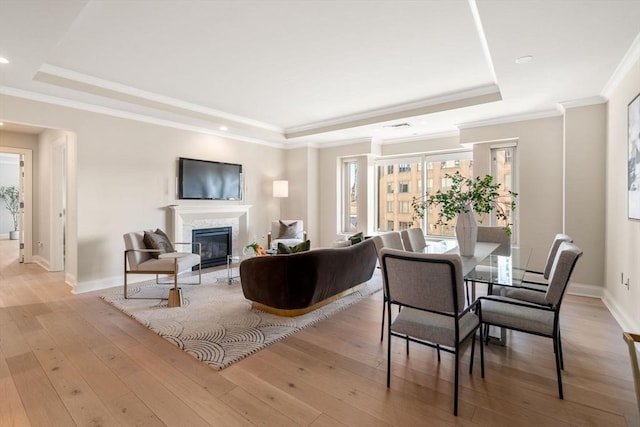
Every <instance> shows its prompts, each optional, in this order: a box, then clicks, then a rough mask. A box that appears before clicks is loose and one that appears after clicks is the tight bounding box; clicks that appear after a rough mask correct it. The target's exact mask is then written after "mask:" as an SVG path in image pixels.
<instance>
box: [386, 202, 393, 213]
mask: <svg viewBox="0 0 640 427" xmlns="http://www.w3.org/2000/svg"><path fill="white" fill-rule="evenodd" d="M387 213H393V202H387Z"/></svg>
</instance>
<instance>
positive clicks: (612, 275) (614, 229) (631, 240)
mask: <svg viewBox="0 0 640 427" xmlns="http://www.w3.org/2000/svg"><path fill="white" fill-rule="evenodd" d="M639 93H640V60H638V61H636V62H635V63H634V64H633V65H632V67H631V69H630V70H629V71H628V72H627V73H626V75H625V76H624V77H623V78H622V79H621V80H620V82H619V83H618V85H617V86H616V87H615V89H613V91H612V93H611V95H610V97H609V102H608V105H607V150H606V164H607V169H606V170H607V174H606V242H605V248H606V267H605V293H604V298H603V299H604V301H605V303H606V304H607V306H608V307H609V309H610V310H611V312H612V313H613V314H614V316H616V319H617V320H618V322H619V323H620V324H621V325H622V326H623V328H625V329H626V330H630V331H632V332H640V262H638V261H639V260H640V221H632V220H629V219H628V217H627V154H628V153H627V106H628V104H629V103H630V102H631V100H632V99H633V98H634V97H635V96H637V95H638V94H639ZM621 274H624V277H625V279H626V278H628V279H629V289H627V288H626V286H624V285H623V284H622V283H621Z"/></svg>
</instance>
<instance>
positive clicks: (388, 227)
mask: <svg viewBox="0 0 640 427" xmlns="http://www.w3.org/2000/svg"><path fill="white" fill-rule="evenodd" d="M419 164H421V159H420V158H419V157H416V158H398V159H384V160H379V161H377V162H376V171H377V176H376V179H377V183H378V185H377V202H376V203H377V205H376V206H377V207H376V220H377V221H376V224H377V227H376V228H377V229H378V230H379V231H392V230H394V229H395V230H397V227H398V224H400V223H401V222H403V223H407V224H410V225H411V224H413V210H412V209H411V200H412V199H413V197H414V196H416V197H420V196H422V173H421V172H419V166H418V165H419ZM390 170H394V171H396V172H397V173H396V174H395V175H389V174H388V172H389V171H390ZM398 173H402V175H401V176H402V179H401V180H399V179H398V178H397V177H398V175H397V174H398ZM394 177H395V179H394ZM416 189H419V191H418V192H416Z"/></svg>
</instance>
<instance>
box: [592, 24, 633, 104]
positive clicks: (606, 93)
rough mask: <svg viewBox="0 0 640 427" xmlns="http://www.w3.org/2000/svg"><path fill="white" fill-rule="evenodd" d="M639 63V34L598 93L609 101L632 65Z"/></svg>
mask: <svg viewBox="0 0 640 427" xmlns="http://www.w3.org/2000/svg"><path fill="white" fill-rule="evenodd" d="M638 61H640V33H638V35H637V36H636V38H635V39H634V40H633V43H631V46H630V47H629V50H627V53H625V55H624V56H623V57H622V60H621V61H620V64H618V66H617V67H616V69H615V71H614V72H613V74H612V75H611V77H610V78H609V80H608V81H607V83H606V84H605V85H604V87H603V88H602V92H601V93H600V94H601V95H602V96H603V97H604V98H605V99H607V100H608V99H609V98H610V97H611V94H612V93H613V91H614V90H615V89H616V88H617V87H618V86H619V85H620V82H621V81H622V79H623V78H624V77H625V76H626V75H627V74H628V73H629V71H630V70H631V68H632V67H633V65H634V64H635V63H636V62H638Z"/></svg>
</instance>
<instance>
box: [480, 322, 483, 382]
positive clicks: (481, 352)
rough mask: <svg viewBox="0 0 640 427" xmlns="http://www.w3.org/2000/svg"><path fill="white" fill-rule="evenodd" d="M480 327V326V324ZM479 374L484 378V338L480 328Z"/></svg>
mask: <svg viewBox="0 0 640 427" xmlns="http://www.w3.org/2000/svg"><path fill="white" fill-rule="evenodd" d="M481 325H482V324H481ZM479 329H480V374H481V376H482V378H484V342H483V339H484V336H483V334H482V326H480V328H479Z"/></svg>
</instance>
